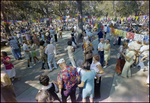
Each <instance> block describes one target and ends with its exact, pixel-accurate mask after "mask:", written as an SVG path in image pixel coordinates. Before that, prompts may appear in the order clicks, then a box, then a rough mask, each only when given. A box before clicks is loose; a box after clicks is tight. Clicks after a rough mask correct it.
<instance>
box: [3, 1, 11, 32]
mask: <svg viewBox="0 0 150 103" xmlns="http://www.w3.org/2000/svg"><path fill="white" fill-rule="evenodd" d="M1 3H2V5H1V10H2V15H3V19H4V20H7V17H6V14H5V13H4V3H3V2H1ZM5 31H6V35H11V34H10V30H9V24H7V23H6V25H5Z"/></svg>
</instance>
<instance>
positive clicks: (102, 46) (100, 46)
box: [98, 42, 104, 51]
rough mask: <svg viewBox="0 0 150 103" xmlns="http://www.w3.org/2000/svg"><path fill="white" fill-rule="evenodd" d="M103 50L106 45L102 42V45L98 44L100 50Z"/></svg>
mask: <svg viewBox="0 0 150 103" xmlns="http://www.w3.org/2000/svg"><path fill="white" fill-rule="evenodd" d="M102 48H103V49H104V43H101V42H100V43H99V44H98V49H102ZM100 51H104V50H100Z"/></svg>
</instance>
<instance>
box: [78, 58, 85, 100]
mask: <svg viewBox="0 0 150 103" xmlns="http://www.w3.org/2000/svg"><path fill="white" fill-rule="evenodd" d="M82 64H83V60H81V59H79V60H78V61H77V66H78V67H77V72H78V74H79V75H80V78H82V76H83V74H84V73H85V72H86V71H85V70H84V69H83V67H82ZM79 83H81V81H80V82H79ZM82 90H83V88H82V87H79V95H78V98H77V101H82Z"/></svg>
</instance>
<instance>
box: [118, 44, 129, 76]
mask: <svg viewBox="0 0 150 103" xmlns="http://www.w3.org/2000/svg"><path fill="white" fill-rule="evenodd" d="M127 48H128V43H127V42H124V43H123V44H122V45H121V46H120V47H119V49H118V51H119V53H118V54H117V58H118V59H117V64H116V69H115V72H116V73H118V74H121V72H122V69H123V66H124V64H125V58H124V57H123V56H122V55H121V54H120V52H122V53H124V54H126V53H127Z"/></svg>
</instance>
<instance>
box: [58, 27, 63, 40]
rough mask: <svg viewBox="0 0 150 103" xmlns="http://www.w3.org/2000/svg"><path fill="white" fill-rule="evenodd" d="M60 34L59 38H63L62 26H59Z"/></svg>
mask: <svg viewBox="0 0 150 103" xmlns="http://www.w3.org/2000/svg"><path fill="white" fill-rule="evenodd" d="M58 36H59V38H62V28H61V26H59V27H58Z"/></svg>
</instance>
